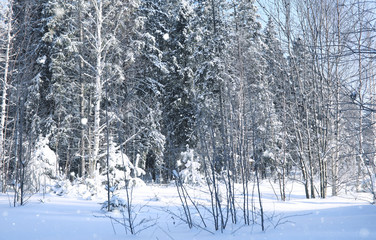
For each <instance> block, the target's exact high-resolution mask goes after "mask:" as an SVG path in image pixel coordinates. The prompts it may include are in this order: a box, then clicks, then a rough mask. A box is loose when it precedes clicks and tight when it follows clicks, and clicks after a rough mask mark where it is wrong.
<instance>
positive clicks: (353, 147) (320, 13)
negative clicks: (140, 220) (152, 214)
mask: <svg viewBox="0 0 376 240" xmlns="http://www.w3.org/2000/svg"><path fill="white" fill-rule="evenodd" d="M375 7H376V6H375V4H374V3H371V2H369V1H361V0H336V1H330V0H305V1H294V0H273V1H272V0H271V1H258V2H257V3H256V2H255V1H249V0H231V1H228V0H168V1H159V0H84V1H83V0H30V1H21V0H9V1H8V2H7V3H6V4H4V7H3V10H2V12H1V20H2V24H1V39H0V40H1V43H0V44H1V58H0V62H1V82H0V85H1V93H0V96H1V108H0V109H1V111H0V179H1V189H2V191H3V192H5V191H6V190H7V189H8V188H10V187H13V188H15V189H16V191H18V192H20V194H21V195H22V194H23V192H24V191H27V190H33V191H37V190H38V186H40V182H41V181H42V180H41V179H40V177H41V176H48V177H49V178H56V177H57V176H65V178H91V177H93V176H94V175H95V173H96V172H99V173H101V174H106V173H107V174H108V173H109V165H110V163H109V162H110V161H111V154H110V152H111V151H112V152H117V153H119V152H121V153H122V154H125V155H126V156H128V158H129V160H130V162H132V164H133V165H135V166H136V167H139V168H142V169H144V170H145V175H144V176H143V178H144V179H145V180H148V181H157V182H169V181H170V180H171V179H173V178H174V177H176V174H175V175H174V174H173V173H174V170H177V171H180V170H183V169H185V168H187V167H188V165H187V160H184V159H186V158H184V157H182V156H184V153H187V152H191V153H192V154H193V155H194V157H192V159H194V161H196V162H198V163H200V164H199V165H196V166H199V167H198V168H199V169H197V170H198V172H200V173H201V174H202V175H204V176H205V182H206V184H207V185H208V187H209V190H210V193H211V197H212V207H213V213H215V212H217V213H218V215H216V216H217V219H216V220H217V222H216V224H217V228H219V227H221V224H222V225H223V224H224V223H223V221H222V222H221V221H220V220H221V217H220V216H221V212H220V211H218V209H219V210H220V209H221V205H220V204H221V201H220V200H219V199H218V198H217V197H216V196H217V191H218V184H219V182H222V183H225V184H226V186H228V188H227V191H228V192H227V194H226V196H227V199H228V201H227V203H228V206H229V208H228V209H230V211H232V210H234V211H233V212H231V213H232V214H233V215H232V216H233V220H234V221H235V220H236V216H235V214H236V211H235V208H236V204H235V200H234V199H235V193H234V188H233V186H234V184H235V183H241V184H242V186H243V189H242V194H243V196H244V199H243V200H244V201H243V203H244V209H246V207H247V206H248V205H247V204H246V203H247V202H248V198H247V196H248V193H249V191H250V190H249V182H250V181H251V180H252V179H253V178H252V176H256V177H257V182H258V181H259V178H260V179H271V180H274V181H275V182H277V183H278V184H279V189H278V196H279V197H280V199H281V200H285V199H286V194H287V193H286V187H285V185H286V182H287V181H290V180H292V179H293V180H296V181H300V182H302V183H303V184H304V186H305V194H306V197H307V198H314V197H323V198H325V197H326V196H327V191H328V189H331V194H332V195H337V194H338V193H339V191H341V190H344V189H346V190H349V189H352V190H361V189H365V190H367V191H370V192H371V193H372V194H373V196H374V198H375V199H376V194H375V191H376V189H375V173H376V167H375V159H376V158H375V157H376V154H375V150H376V148H375V147H376V137H375V134H376V127H375V126H376V125H375V112H376V106H375V103H376V102H375V101H376V99H375V91H376V81H375V75H374V71H373V69H374V57H375V53H376V51H375V44H374V40H375V32H376V31H375V21H374V17H373V16H374V14H375V9H376V8H375ZM258 9H259V10H258ZM259 14H261V15H262V18H260V16H259ZM262 19H267V20H266V21H265V24H261V22H262ZM110 148H111V151H110ZM46 149H48V151H47V150H46ZM48 153H49V154H51V155H54V156H55V158H54V161H51V158H50V157H49V155H48ZM182 153H183V154H182ZM192 161H193V160H192ZM117 167H118V168H119V169H123V170H124V169H126V168H124V166H123V167H122V166H117ZM127 169H128V168H127ZM37 170H39V171H37ZM128 170H129V169H128ZM36 172H38V174H36ZM129 174H131V175H132V174H133V175H134V174H135V173H134V172H130V173H129ZM108 182H110V180H109V179H108ZM38 184H39V185H38ZM21 199H22V198H21ZM215 209H217V211H216V210H215ZM247 214H248V213H246V211H244V219H245V221H249V218H250V217H249V215H247ZM247 219H248V220H247ZM222 220H223V219H222ZM248 223H249V222H248ZM222 227H223V226H222Z"/></svg>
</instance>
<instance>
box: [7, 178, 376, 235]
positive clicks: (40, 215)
mask: <svg viewBox="0 0 376 240" xmlns="http://www.w3.org/2000/svg"><path fill="white" fill-rule="evenodd" d="M293 189H294V191H292V192H291V193H290V194H289V200H288V201H286V202H280V201H278V200H276V197H275V195H274V193H273V190H272V189H271V188H270V184H269V183H268V182H265V183H263V184H262V195H263V203H264V208H265V217H266V221H265V225H266V231H265V232H262V231H261V227H260V225H259V224H258V223H256V224H252V225H250V226H248V225H244V224H243V220H242V215H241V214H240V212H239V214H238V220H239V223H237V224H230V223H229V224H228V226H227V228H226V229H225V230H224V232H223V233H221V232H220V231H217V232H215V231H214V230H213V224H212V223H211V221H212V220H211V218H210V216H209V213H208V211H206V210H204V207H202V206H200V208H201V209H202V214H203V217H204V219H205V221H206V222H207V224H208V228H207V230H209V231H206V230H204V229H201V228H197V227H193V228H192V229H189V228H188V225H187V224H186V223H184V222H183V221H182V220H181V219H179V218H178V217H177V216H181V214H182V208H181V204H180V201H179V198H178V197H177V194H176V193H177V192H176V188H175V187H174V186H173V185H171V186H159V185H152V186H145V187H139V188H136V189H134V192H133V195H134V199H133V206H134V211H135V213H136V214H137V218H136V220H135V223H136V224H137V223H140V222H143V223H141V224H140V225H138V226H136V231H138V230H142V229H143V228H145V227H147V226H149V228H147V229H145V230H142V231H140V232H139V233H138V234H137V235H135V236H131V235H130V234H129V233H128V234H126V232H125V230H124V228H123V226H122V225H120V224H118V223H116V222H115V221H113V220H111V219H110V218H108V217H105V216H104V214H105V213H104V212H102V211H101V210H100V208H101V205H100V204H99V203H100V202H101V201H103V200H101V199H95V200H82V199H78V198H77V197H72V196H64V197H60V196H56V195H53V194H48V195H46V196H45V197H44V198H43V196H42V195H34V196H32V197H31V198H30V199H29V200H28V203H27V204H26V205H25V206H22V207H16V208H14V207H11V206H10V202H11V201H12V196H11V195H7V194H2V195H0V239H1V240H2V239H4V240H23V239H25V240H36V239H45V240H58V239H67V240H76V239H77V240H86V239H105V240H112V239H156V240H164V239H170V240H174V239H176V240H184V239H189V240H194V239H200V240H203V239H205V240H210V239H226V240H228V239H251V240H252V239H257V240H259V239H267V240H269V239H270V240H274V239H276V240H284V239H288V240H309V239H320V240H325V239H328V240H329V239H330V240H333V239H341V240H355V239H373V240H375V239H376V206H375V205H370V204H369V201H367V200H368V198H369V196H368V195H367V194H356V195H355V194H347V195H343V196H341V197H329V198H327V199H305V198H304V195H303V193H304V192H303V190H302V188H301V187H300V186H298V185H297V184H296V183H295V184H294V188H293ZM190 191H191V194H192V197H193V198H194V199H196V200H200V199H201V203H202V204H205V202H207V203H209V201H208V200H209V199H208V194H207V193H206V192H205V188H199V189H191V190H190ZM239 200H240V199H239ZM208 206H209V205H208ZM256 206H257V205H256ZM240 208H241V202H239V209H240ZM192 213H195V211H194V209H193V208H192ZM112 217H114V218H118V219H121V214H120V213H119V212H115V213H112ZM194 217H196V219H195V221H196V223H197V224H199V223H200V222H199V218H198V216H197V215H194ZM258 221H259V220H258ZM211 232H213V233H211Z"/></svg>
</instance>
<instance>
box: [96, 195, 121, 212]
mask: <svg viewBox="0 0 376 240" xmlns="http://www.w3.org/2000/svg"><path fill="white" fill-rule="evenodd" d="M126 208H127V201H126V200H124V199H122V198H120V197H119V196H118V195H112V197H111V201H110V208H108V202H107V201H105V202H104V203H103V204H102V210H106V211H107V210H108V209H109V210H110V211H111V212H112V211H114V210H119V211H120V212H122V211H124V210H125V209H126Z"/></svg>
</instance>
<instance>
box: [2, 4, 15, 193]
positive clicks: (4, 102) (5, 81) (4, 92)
mask: <svg viewBox="0 0 376 240" xmlns="http://www.w3.org/2000/svg"><path fill="white" fill-rule="evenodd" d="M12 7H13V1H12V0H10V1H9V9H8V24H7V36H6V41H7V43H6V52H5V67H4V75H3V89H2V97H1V113H0V163H1V164H2V171H1V172H2V174H3V176H1V179H2V190H3V191H4V190H5V185H6V175H7V170H6V169H5V166H6V164H5V149H4V140H5V139H4V131H5V115H6V107H7V90H8V75H9V59H10V57H9V56H10V48H11V41H12V35H11V31H12V19H11V18H12Z"/></svg>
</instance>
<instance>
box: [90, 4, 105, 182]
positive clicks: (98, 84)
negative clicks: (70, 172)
mask: <svg viewBox="0 0 376 240" xmlns="http://www.w3.org/2000/svg"><path fill="white" fill-rule="evenodd" d="M92 2H93V4H94V6H95V14H96V18H97V20H96V24H97V26H96V47H95V51H96V65H95V71H96V72H95V93H94V129H93V135H94V146H93V156H92V164H91V169H90V174H91V175H92V174H93V173H94V170H95V169H96V165H97V162H98V160H99V159H98V157H99V147H100V146H99V144H100V132H101V131H100V111H101V102H102V50H103V49H102V48H103V46H102V24H103V17H102V1H100V0H99V1H96V0H93V1H92Z"/></svg>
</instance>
